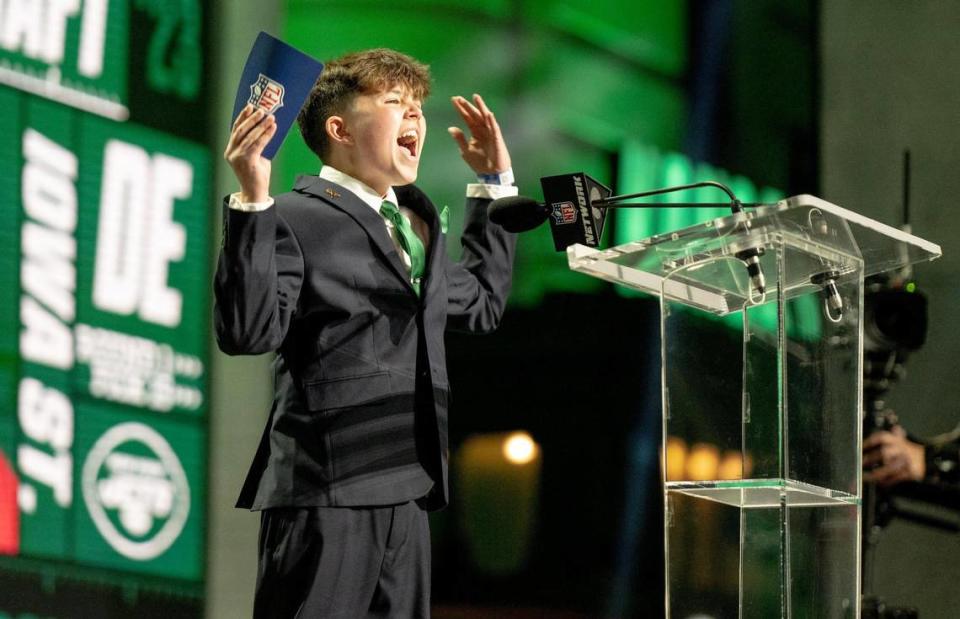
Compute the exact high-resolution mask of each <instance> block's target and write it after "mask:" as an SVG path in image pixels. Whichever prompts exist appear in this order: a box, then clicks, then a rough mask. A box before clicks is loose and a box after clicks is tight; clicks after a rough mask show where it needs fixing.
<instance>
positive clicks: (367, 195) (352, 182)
mask: <svg viewBox="0 0 960 619" xmlns="http://www.w3.org/2000/svg"><path fill="white" fill-rule="evenodd" d="M320 178H322V179H324V180H328V181H330V182H331V183H336V184H338V185H340V186H341V187H343V188H344V189H346V190H347V191H349V192H350V193H352V194H354V195H355V196H357V197H358V198H360V199H361V200H363V202H364V203H365V204H367V205H368V206H369V207H370V208H372V209H373V210H375V211H376V212H378V213H379V212H380V205H381V204H383V201H384V200H389V201H390V202H393V203H394V204H397V194H396V192H394V190H393V187H390V188H389V189H387V195H385V196H381V195H380V194H379V193H377V192H376V191H374V190H373V188H372V187H370V186H369V185H367V184H365V183H362V182H360V181H358V180H357V179H355V178H353V177H352V176H350V175H349V174H344V173H343V172H341V171H340V170H338V169H336V168H334V167H333V166H328V165H324V166H323V167H322V168H320ZM397 206H399V204H397Z"/></svg>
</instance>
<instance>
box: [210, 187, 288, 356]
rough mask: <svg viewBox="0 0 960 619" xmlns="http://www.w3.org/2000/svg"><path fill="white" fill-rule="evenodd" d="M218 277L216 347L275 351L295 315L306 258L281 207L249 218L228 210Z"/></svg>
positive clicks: (231, 351)
mask: <svg viewBox="0 0 960 619" xmlns="http://www.w3.org/2000/svg"><path fill="white" fill-rule="evenodd" d="M223 211H224V212H223V221H224V225H223V244H222V246H221V249H220V258H219V260H218V262H217V271H216V275H215V277H214V283H213V290H214V298H215V304H214V327H215V330H216V334H217V345H218V346H219V347H220V350H222V351H223V352H225V353H227V354H229V355H255V354H260V353H264V352H271V351H275V350H277V349H278V348H279V347H280V344H281V343H282V342H283V339H284V337H285V336H286V333H287V329H288V328H289V327H290V321H291V319H292V318H293V316H294V314H295V313H296V307H297V299H298V297H299V294H300V285H301V283H302V281H303V254H302V252H301V250H300V246H299V244H298V242H297V239H296V237H295V236H294V234H293V232H292V231H291V230H290V227H289V225H288V224H287V222H286V221H284V219H283V218H282V217H281V216H280V214H279V213H278V212H277V206H276V205H274V206H271V207H270V208H268V209H266V210H264V211H260V212H252V213H248V212H244V211H239V210H236V209H231V208H229V207H228V206H227V201H226V200H224V204H223Z"/></svg>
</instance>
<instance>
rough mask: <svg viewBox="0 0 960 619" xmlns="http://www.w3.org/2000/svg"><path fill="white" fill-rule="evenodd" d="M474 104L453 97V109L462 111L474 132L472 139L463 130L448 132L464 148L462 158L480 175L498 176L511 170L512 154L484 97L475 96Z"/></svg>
mask: <svg viewBox="0 0 960 619" xmlns="http://www.w3.org/2000/svg"><path fill="white" fill-rule="evenodd" d="M473 101H474V102H473V103H470V102H469V101H467V100H466V99H465V98H463V97H459V96H457V97H453V98H452V102H453V107H454V108H456V110H457V111H458V112H460V116H462V117H463V121H464V122H465V123H467V127H468V128H469V129H470V139H469V140H467V138H466V136H465V135H464V133H463V130H461V129H460V128H459V127H450V128H449V129H447V131H448V132H449V133H450V135H451V137H453V139H454V140H456V142H457V145H458V146H459V147H460V156H461V157H463V160H464V161H466V162H467V165H469V166H470V167H471V168H473V171H474V172H476V173H477V174H498V173H500V172H506V171H507V170H509V169H510V167H511V164H510V152H509V151H508V150H507V144H506V142H504V141H503V135H502V134H501V133H500V125H498V124H497V118H496V117H495V116H494V115H493V112H491V111H490V108H488V107H487V104H486V103H484V102H483V99H482V98H481V97H480V95H477V94H475V95H473Z"/></svg>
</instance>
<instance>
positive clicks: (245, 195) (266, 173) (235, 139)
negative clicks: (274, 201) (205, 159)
mask: <svg viewBox="0 0 960 619" xmlns="http://www.w3.org/2000/svg"><path fill="white" fill-rule="evenodd" d="M276 132H277V120H276V118H274V117H273V115H272V114H264V112H263V111H262V110H259V109H257V108H255V107H253V106H252V105H250V104H247V105H246V106H245V107H244V108H243V110H241V111H240V115H239V116H237V119H236V120H235V121H234V122H233V130H232V131H231V132H230V139H229V140H228V141H227V148H226V150H225V151H224V152H223V158H224V159H226V160H227V163H229V164H230V167H231V168H233V173H234V175H236V177H237V180H238V181H240V201H241V202H266V201H267V200H269V199H270V160H269V159H267V158H265V157H262V156H261V154H262V153H263V149H264V148H266V146H267V144H268V143H269V142H270V138H272V137H273V134H274V133H276Z"/></svg>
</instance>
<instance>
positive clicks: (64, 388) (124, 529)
mask: <svg viewBox="0 0 960 619" xmlns="http://www.w3.org/2000/svg"><path fill="white" fill-rule="evenodd" d="M176 5H177V10H176V11H168V12H163V11H160V10H159V5H158V4H157V3H152V2H146V1H145V0H133V1H132V2H126V1H117V0H86V1H84V2H69V1H68V2H33V1H28V0H4V1H0V84H5V85H4V86H0V105H3V108H4V110H5V113H4V114H3V115H2V116H0V131H2V132H3V135H4V136H5V139H4V140H3V141H2V142H0V218H2V220H3V221H4V224H5V225H4V226H3V227H2V229H0V284H2V285H3V286H4V290H6V291H8V293H7V294H4V295H2V296H0V498H2V500H0V555H5V556H4V557H2V562H0V576H2V574H3V573H4V572H7V573H9V574H11V575H16V574H17V573H19V572H23V573H24V574H26V573H40V574H42V575H43V577H44V578H45V579H47V580H48V581H50V579H51V578H53V579H54V580H53V581H50V582H56V579H57V578H58V577H65V578H68V579H69V578H79V579H80V580H88V579H92V580H93V581H96V582H97V583H99V584H100V585H101V586H102V585H103V584H104V583H107V584H109V583H116V584H121V583H122V584H124V586H129V584H130V583H137V585H138V586H140V585H142V586H144V587H146V588H147V589H149V588H151V587H154V588H162V589H164V590H166V591H170V590H171V587H173V589H172V590H173V591H177V590H178V589H177V587H178V586H179V587H180V591H181V592H184V593H185V594H187V595H195V594H196V591H197V590H198V589H197V586H196V585H197V584H199V583H202V581H203V578H204V571H203V565H204V533H203V531H204V521H205V514H204V496H205V493H206V488H205V483H206V481H205V480H206V459H207V458H206V443H207V425H206V423H207V422H206V417H207V406H208V404H207V401H208V396H207V381H208V376H207V375H208V365H209V353H208V348H207V347H208V344H207V342H208V333H207V331H208V326H207V323H208V318H207V317H208V315H209V306H210V298H209V281H210V280H209V275H210V274H209V266H208V251H209V244H210V222H211V209H210V204H211V199H210V161H211V155H210V151H209V148H208V147H207V146H206V145H203V144H200V143H197V142H196V141H195V139H193V138H194V136H196V135H198V134H199V133H200V131H198V129H197V126H198V125H202V123H203V121H204V117H203V115H202V114H196V112H198V111H200V112H202V111H203V110H204V109H205V108H204V106H205V104H203V103H198V101H199V95H198V93H199V89H200V83H201V81H202V72H203V64H202V51H203V50H202V46H201V37H200V26H201V24H202V16H203V15H204V14H205V11H204V10H203V9H204V5H203V3H201V2H195V1H183V2H179V3H176ZM133 23H136V24H138V26H137V28H138V29H139V30H143V33H142V34H144V35H145V36H144V40H143V42H142V43H144V44H146V45H147V47H148V48H149V49H152V50H154V51H153V55H152V56H149V55H148V57H147V58H146V59H145V60H143V59H141V60H138V62H139V63H141V64H144V63H145V66H146V68H147V71H146V73H147V75H146V79H145V83H144V84H138V85H137V88H138V89H139V90H138V92H139V93H141V94H142V96H141V95H138V96H141V99H142V100H141V101H140V102H139V103H138V108H137V109H139V110H141V114H140V116H137V115H134V116H133V117H130V115H129V108H128V107H127V106H128V103H129V102H128V80H129V76H130V74H131V64H130V63H129V62H128V56H127V50H128V49H129V48H130V47H131V44H132V43H131V38H132V37H133V29H132V28H131V24H133ZM138 44H139V43H138ZM138 66H140V65H138ZM151 93H154V94H153V95H151ZM151 96H155V97H156V102H155V104H152V106H153V109H151V103H150V101H151ZM178 102H180V103H178ZM178 106H180V107H183V108H184V109H186V110H188V115H189V114H192V115H193V118H192V121H191V123H192V124H184V125H182V127H180V126H178V127H176V128H175V129H174V130H163V131H160V130H157V129H155V128H151V127H157V126H164V125H163V123H158V122H157V121H156V118H158V117H162V116H165V115H166V114H167V112H169V113H170V114H174V115H176V114H178ZM181 112H182V110H181ZM184 136H189V137H184ZM98 570H99V571H98ZM11 577H16V576H11ZM131 579H132V580H131ZM170 583H181V584H180V585H177V584H173V585H171V584H170ZM24 595H25V594H24ZM50 595H54V593H53V590H51V593H50ZM21 598H22V596H21ZM21 598H18V597H13V598H11V597H9V596H8V595H4V594H0V613H3V612H11V613H24V612H30V611H32V610H33V608H32V607H29V606H26V607H25V606H22V605H20V606H13V605H10V606H8V604H12V603H13V602H12V601H16V600H18V599H21ZM38 608H39V607H38Z"/></svg>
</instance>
